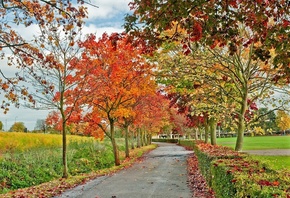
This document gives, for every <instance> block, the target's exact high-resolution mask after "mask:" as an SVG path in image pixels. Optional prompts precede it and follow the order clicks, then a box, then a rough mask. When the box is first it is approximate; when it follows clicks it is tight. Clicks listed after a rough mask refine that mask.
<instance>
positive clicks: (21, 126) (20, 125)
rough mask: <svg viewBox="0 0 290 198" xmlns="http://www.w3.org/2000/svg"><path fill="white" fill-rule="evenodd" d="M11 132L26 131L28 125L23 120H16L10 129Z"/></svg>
mask: <svg viewBox="0 0 290 198" xmlns="http://www.w3.org/2000/svg"><path fill="white" fill-rule="evenodd" d="M9 131H11V132H25V131H26V127H25V125H24V123H23V122H15V123H14V124H13V125H12V126H11V127H10V129H9Z"/></svg>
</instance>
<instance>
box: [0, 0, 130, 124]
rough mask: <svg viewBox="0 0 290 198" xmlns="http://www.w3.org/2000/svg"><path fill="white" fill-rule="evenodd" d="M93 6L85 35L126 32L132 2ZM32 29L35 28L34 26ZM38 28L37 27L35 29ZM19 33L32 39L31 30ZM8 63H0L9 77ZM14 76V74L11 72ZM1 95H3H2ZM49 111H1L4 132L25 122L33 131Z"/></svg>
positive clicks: (102, 0) (104, 1)
mask: <svg viewBox="0 0 290 198" xmlns="http://www.w3.org/2000/svg"><path fill="white" fill-rule="evenodd" d="M90 2H91V3H92V4H93V5H97V6H98V7H99V8H96V7H93V6H89V5H87V7H88V12H89V17H88V19H87V20H86V26H85V27H84V28H83V31H84V33H85V34H87V33H95V34H96V35H97V37H100V36H101V35H102V34H103V33H104V32H107V33H108V34H110V33H112V32H122V31H124V29H123V27H122V25H123V23H124V20H123V19H124V16H125V14H126V13H129V7H128V3H129V2H130V0H90ZM30 28H32V29H33V28H34V27H33V26H32V27H30ZM35 28H36V27H35ZM18 31H19V32H21V33H22V35H24V36H26V37H28V38H29V37H31V36H32V34H31V30H30V31H27V29H24V28H22V27H18ZM5 64H6V61H0V65H1V70H2V71H3V72H5V74H8V75H9V72H10V69H11V68H9V67H8V66H5ZM10 74H11V75H13V74H14V73H13V72H10ZM0 94H1V95H2V94H3V93H0ZM47 114H48V111H44V110H38V111H36V110H31V109H27V108H24V107H20V108H18V109H17V108H14V107H13V106H11V108H10V111H9V112H8V113H7V114H3V111H0V121H2V123H3V124H4V130H9V129H10V127H11V125H12V124H13V123H14V122H15V121H16V122H23V123H24V125H25V126H26V127H27V128H28V130H33V129H34V127H35V124H36V121H37V120H38V119H45V118H46V116H47Z"/></svg>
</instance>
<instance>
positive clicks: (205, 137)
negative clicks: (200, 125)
mask: <svg viewBox="0 0 290 198" xmlns="http://www.w3.org/2000/svg"><path fill="white" fill-rule="evenodd" d="M204 133H205V135H204V142H205V143H208V140H209V137H208V135H209V124H208V119H206V121H205V126H204Z"/></svg>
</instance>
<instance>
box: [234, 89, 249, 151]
mask: <svg viewBox="0 0 290 198" xmlns="http://www.w3.org/2000/svg"><path fill="white" fill-rule="evenodd" d="M247 100H248V97H247V94H245V96H244V97H243V102H242V104H241V109H240V113H239V117H238V132H237V133H238V137H237V141H236V147H235V150H236V151H242V149H243V142H244V132H245V128H246V126H245V112H246V110H247V109H248V105H247Z"/></svg>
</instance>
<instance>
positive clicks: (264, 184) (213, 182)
mask: <svg viewBox="0 0 290 198" xmlns="http://www.w3.org/2000/svg"><path fill="white" fill-rule="evenodd" d="M179 143H180V145H182V146H192V147H193V148H194V151H195V154H196V156H197V158H198V163H199V169H200V171H201V173H202V174H203V176H204V177H205V179H206V181H207V183H208V185H209V186H210V187H211V188H212V189H213V190H214V192H215V196H216V197H217V198H219V197H221V198H232V197H236V198H240V197H259V198H260V197H261V198H267V197H283V198H284V197H285V198H290V172H285V171H284V172H279V171H275V170H272V169H269V168H268V167H266V166H265V165H264V164H263V163H262V162H261V161H257V160H252V159H250V158H249V156H248V155H247V154H245V153H239V152H236V151H234V150H233V149H231V148H229V147H224V146H217V145H215V146H213V145H210V144H205V143H203V142H201V141H195V142H193V143H191V142H186V141H180V142H179Z"/></svg>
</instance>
